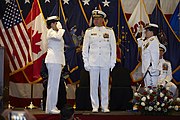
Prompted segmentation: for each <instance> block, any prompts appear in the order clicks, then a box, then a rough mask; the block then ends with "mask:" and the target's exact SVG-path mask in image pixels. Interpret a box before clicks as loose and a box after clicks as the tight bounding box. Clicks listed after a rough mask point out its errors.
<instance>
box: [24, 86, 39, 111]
mask: <svg viewBox="0 0 180 120" xmlns="http://www.w3.org/2000/svg"><path fill="white" fill-rule="evenodd" d="M32 99H33V84H31V102H30V105H29V106H26V107H25V109H36V108H38V107H37V106H34V105H33V102H32Z"/></svg>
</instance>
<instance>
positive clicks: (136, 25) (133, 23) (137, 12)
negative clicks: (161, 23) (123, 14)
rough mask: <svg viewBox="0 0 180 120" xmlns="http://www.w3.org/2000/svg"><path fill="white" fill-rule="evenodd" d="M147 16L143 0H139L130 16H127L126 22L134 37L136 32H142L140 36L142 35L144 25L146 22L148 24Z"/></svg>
mask: <svg viewBox="0 0 180 120" xmlns="http://www.w3.org/2000/svg"><path fill="white" fill-rule="evenodd" d="M149 23H150V21H149V17H148V14H147V12H146V9H145V6H144V1H143V0H139V2H138V4H137V5H136V7H135V9H134V11H133V13H132V15H131V17H130V18H129V21H128V24H129V26H130V28H131V31H132V32H133V33H134V35H135V37H136V36H137V35H138V33H142V37H144V29H143V28H144V27H145V25H146V24H149Z"/></svg>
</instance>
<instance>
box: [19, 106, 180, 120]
mask: <svg viewBox="0 0 180 120" xmlns="http://www.w3.org/2000/svg"><path fill="white" fill-rule="evenodd" d="M16 110H23V108H18V109H16ZM28 111H29V112H30V113H31V114H33V115H34V116H35V117H36V118H37V120H60V115H55V114H46V113H45V112H44V111H42V110H41V109H40V108H38V109H28ZM75 118H78V119H77V120H135V119H136V120H179V118H180V111H178V112H176V111H173V112H171V113H170V114H169V115H165V116H164V115H159V116H157V115H156V116H155V115H153V116H152V115H151V116H150V115H142V114H141V113H140V112H134V111H111V112H110V113H102V112H98V113H92V112H91V111H75Z"/></svg>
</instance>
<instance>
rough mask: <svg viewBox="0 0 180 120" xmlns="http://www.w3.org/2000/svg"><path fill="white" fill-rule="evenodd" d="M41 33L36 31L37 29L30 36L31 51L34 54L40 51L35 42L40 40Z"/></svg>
mask: <svg viewBox="0 0 180 120" xmlns="http://www.w3.org/2000/svg"><path fill="white" fill-rule="evenodd" d="M32 33H33V32H32ZM41 35H42V33H38V31H36V34H35V35H34V36H32V41H31V45H32V52H34V53H36V54H38V53H39V52H40V51H41V48H40V45H37V43H39V42H40V41H41Z"/></svg>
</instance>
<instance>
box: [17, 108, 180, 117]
mask: <svg viewBox="0 0 180 120" xmlns="http://www.w3.org/2000/svg"><path fill="white" fill-rule="evenodd" d="M17 110H23V108H19V109H17ZM27 110H28V111H29V112H30V113H31V114H33V115H40V114H41V115H43V114H44V115H49V114H46V113H45V112H44V111H42V110H41V109H40V108H37V109H27ZM76 114H77V115H137V116H138V115H141V113H140V112H137V111H130V110H129V111H111V112H110V113H102V112H101V111H99V112H98V113H92V112H91V111H79V110H78V111H76V110H75V115H76ZM168 116H179V117H180V111H173V112H171V113H170V114H169V115H168Z"/></svg>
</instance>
